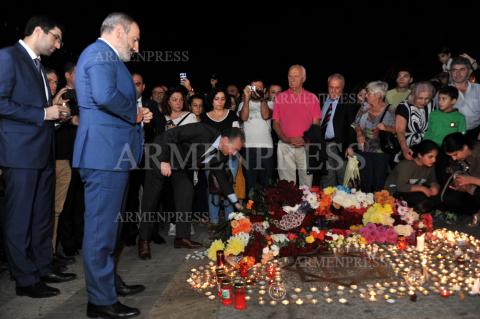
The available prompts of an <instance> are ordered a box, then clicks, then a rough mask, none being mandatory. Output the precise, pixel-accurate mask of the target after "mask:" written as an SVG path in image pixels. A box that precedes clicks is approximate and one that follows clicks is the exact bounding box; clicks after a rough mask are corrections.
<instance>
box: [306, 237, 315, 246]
mask: <svg viewBox="0 0 480 319" xmlns="http://www.w3.org/2000/svg"><path fill="white" fill-rule="evenodd" d="M305 241H306V242H307V244H311V243H313V242H314V241H315V238H314V237H313V236H312V235H310V236H307V237H305Z"/></svg>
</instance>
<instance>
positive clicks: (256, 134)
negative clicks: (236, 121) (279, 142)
mask: <svg viewBox="0 0 480 319" xmlns="http://www.w3.org/2000/svg"><path fill="white" fill-rule="evenodd" d="M272 110H273V101H268V100H267V94H266V90H265V86H264V84H263V82H262V81H259V80H255V81H252V82H251V83H250V85H247V86H246V87H245V89H244V90H243V102H242V103H240V105H239V107H238V115H239V117H240V119H241V120H242V121H243V128H244V130H245V157H246V162H245V165H246V182H247V190H246V191H247V194H248V193H249V192H250V190H251V189H252V188H253V187H254V186H255V184H256V183H259V184H260V185H262V186H263V187H267V186H268V185H269V183H270V182H271V179H272V175H273V163H272V156H273V141H272V134H271V130H272V128H271V123H270V118H271V117H272Z"/></svg>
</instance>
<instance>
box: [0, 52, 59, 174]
mask: <svg viewBox="0 0 480 319" xmlns="http://www.w3.org/2000/svg"><path fill="white" fill-rule="evenodd" d="M0 68H1V70H0V166H5V167H12V168H30V169H41V168H44V167H45V166H46V165H47V164H48V163H53V151H54V124H53V122H52V121H45V120H44V117H45V112H44V108H45V107H47V106H48V104H49V103H48V100H51V95H50V92H49V96H48V99H47V97H46V96H45V86H44V82H43V79H42V76H41V74H40V73H39V72H38V71H37V69H36V67H35V63H34V62H33V60H32V58H31V57H30V55H29V54H28V52H27V51H26V50H25V48H24V47H22V45H21V44H20V43H16V44H15V45H14V46H11V47H7V48H4V49H1V50H0ZM47 83H48V82H47ZM48 91H50V90H48Z"/></svg>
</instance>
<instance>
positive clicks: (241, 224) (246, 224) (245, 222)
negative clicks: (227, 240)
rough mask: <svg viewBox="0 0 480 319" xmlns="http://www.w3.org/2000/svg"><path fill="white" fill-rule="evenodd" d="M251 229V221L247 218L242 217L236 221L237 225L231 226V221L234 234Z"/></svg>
mask: <svg viewBox="0 0 480 319" xmlns="http://www.w3.org/2000/svg"><path fill="white" fill-rule="evenodd" d="M251 230H252V223H251V222H250V219H248V218H242V219H240V220H239V221H238V225H236V226H233V223H232V234H233V235H236V234H238V233H249V232H250V231H251Z"/></svg>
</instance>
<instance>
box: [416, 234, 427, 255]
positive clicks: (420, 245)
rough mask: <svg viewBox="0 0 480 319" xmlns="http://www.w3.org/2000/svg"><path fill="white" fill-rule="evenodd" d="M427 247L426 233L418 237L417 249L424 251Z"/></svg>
mask: <svg viewBox="0 0 480 319" xmlns="http://www.w3.org/2000/svg"><path fill="white" fill-rule="evenodd" d="M424 249H425V234H422V235H421V236H418V237H417V251H420V252H422V251H423V250H424Z"/></svg>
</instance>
